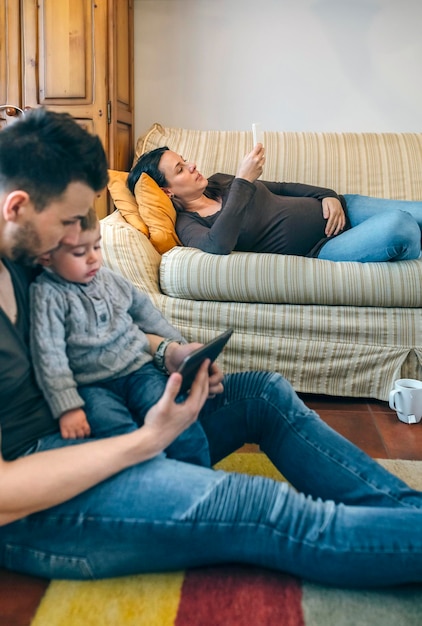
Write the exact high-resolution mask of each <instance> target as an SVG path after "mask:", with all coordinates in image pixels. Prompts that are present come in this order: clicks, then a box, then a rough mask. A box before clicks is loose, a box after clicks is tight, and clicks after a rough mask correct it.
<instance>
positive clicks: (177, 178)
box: [158, 150, 208, 202]
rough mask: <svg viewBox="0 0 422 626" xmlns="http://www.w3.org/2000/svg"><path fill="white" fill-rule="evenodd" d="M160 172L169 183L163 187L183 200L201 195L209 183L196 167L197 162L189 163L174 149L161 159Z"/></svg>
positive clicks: (164, 153) (167, 151)
mask: <svg viewBox="0 0 422 626" xmlns="http://www.w3.org/2000/svg"><path fill="white" fill-rule="evenodd" d="M158 169H159V170H160V172H161V173H162V174H164V176H165V178H166V181H167V183H168V186H167V187H163V189H164V191H165V192H166V193H167V194H168V195H172V194H174V195H175V196H176V197H177V198H179V199H180V200H181V201H182V202H188V201H190V200H194V199H195V198H198V197H200V196H201V195H202V194H203V193H204V190H205V189H206V187H207V185H208V180H207V179H206V178H204V176H202V174H200V173H199V172H198V170H197V169H196V163H189V162H188V161H185V159H183V157H181V156H180V155H178V154H177V153H176V152H173V151H172V150H166V151H165V152H163V155H162V157H161V159H160V165H159V168H158Z"/></svg>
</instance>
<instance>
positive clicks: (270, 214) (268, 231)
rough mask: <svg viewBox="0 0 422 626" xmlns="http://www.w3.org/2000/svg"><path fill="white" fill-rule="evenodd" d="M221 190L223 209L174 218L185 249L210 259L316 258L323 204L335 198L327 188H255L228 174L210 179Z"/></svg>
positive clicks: (269, 184) (297, 185) (260, 184)
mask: <svg viewBox="0 0 422 626" xmlns="http://www.w3.org/2000/svg"><path fill="white" fill-rule="evenodd" d="M214 180H215V181H217V182H219V183H221V184H222V185H223V186H224V187H225V190H224V192H223V197H222V208H221V210H220V211H218V212H217V213H214V214H213V215H210V216H208V217H201V215H199V214H198V213H195V212H191V211H180V212H178V214H177V220H176V231H177V234H178V236H179V238H180V241H181V242H182V243H183V245H184V246H191V247H193V248H200V249H201V250H203V251H204V252H210V253H212V254H229V253H230V252H232V251H233V250H238V251H243V252H271V253H275V254H293V255H297V256H308V257H316V256H317V255H318V253H319V251H320V249H321V247H322V246H323V245H324V243H325V242H326V241H327V240H328V239H327V237H326V236H325V232H324V231H325V226H326V220H325V219H324V217H323V214H322V200H323V198H326V197H332V198H338V199H339V200H340V202H341V204H342V206H343V209H344V210H346V203H345V200H344V198H343V197H342V196H339V195H338V194H337V193H336V192H335V191H333V190H332V189H325V188H323V187H314V186H312V185H304V184H301V183H275V182H268V181H260V180H257V181H255V182H254V183H250V182H249V181H247V180H245V179H243V178H235V177H234V176H230V175H228V174H214V175H213V176H211V177H210V179H209V181H210V182H211V181H214Z"/></svg>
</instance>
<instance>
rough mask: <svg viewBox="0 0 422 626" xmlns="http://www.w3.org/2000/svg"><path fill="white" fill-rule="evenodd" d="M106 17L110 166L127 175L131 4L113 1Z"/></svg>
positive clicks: (130, 138) (129, 162)
mask: <svg viewBox="0 0 422 626" xmlns="http://www.w3.org/2000/svg"><path fill="white" fill-rule="evenodd" d="M112 5H113V6H110V8H109V12H108V16H109V50H111V51H112V54H110V55H109V122H110V137H109V153H108V154H109V163H110V167H111V168H112V169H116V170H123V171H128V170H129V169H130V168H131V166H132V159H133V139H134V137H133V81H134V71H133V63H134V56H133V40H134V35H133V1H132V0H114V2H113V3H112Z"/></svg>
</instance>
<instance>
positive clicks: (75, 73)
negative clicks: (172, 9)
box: [0, 0, 133, 217]
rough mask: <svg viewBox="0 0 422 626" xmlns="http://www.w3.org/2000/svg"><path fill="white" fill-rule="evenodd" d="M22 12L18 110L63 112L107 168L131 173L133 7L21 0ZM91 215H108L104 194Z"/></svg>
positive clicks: (103, 0) (105, 1)
mask: <svg viewBox="0 0 422 626" xmlns="http://www.w3.org/2000/svg"><path fill="white" fill-rule="evenodd" d="M0 1H2V2H5V1H7V0H0ZM15 1H16V0H15ZM18 3H19V0H18ZM20 6H21V42H22V68H23V81H22V90H23V93H22V102H23V106H30V107H37V106H45V107H47V108H49V109H53V110H55V111H67V112H68V113H70V114H71V115H72V116H73V117H75V118H76V119H77V120H78V122H79V123H80V124H82V125H83V126H85V127H86V128H87V129H88V130H90V131H91V132H94V133H96V134H97V135H99V137H100V139H101V141H102V143H103V145H104V148H105V150H106V153H107V156H108V161H109V166H110V167H111V168H113V169H127V168H129V167H130V165H131V160H132V157H133V1H132V0H96V1H95V2H93V1H92V0H60V1H58V0H24V2H21V3H20ZM95 208H96V210H97V213H98V215H99V216H100V217H104V216H105V215H106V214H107V213H108V212H109V205H108V199H107V195H106V193H105V192H104V193H103V194H102V195H101V197H100V198H99V199H98V200H97V202H96V207H95ZM111 208H112V207H111V206H110V209H111Z"/></svg>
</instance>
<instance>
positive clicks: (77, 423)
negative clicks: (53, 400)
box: [60, 409, 91, 439]
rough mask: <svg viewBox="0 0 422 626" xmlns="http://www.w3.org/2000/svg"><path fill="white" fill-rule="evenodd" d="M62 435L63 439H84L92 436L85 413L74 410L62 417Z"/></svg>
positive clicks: (80, 410)
mask: <svg viewBox="0 0 422 626" xmlns="http://www.w3.org/2000/svg"><path fill="white" fill-rule="evenodd" d="M60 433H61V436H62V437H63V439H84V438H85V437H88V436H89V435H90V434H91V428H90V426H89V424H88V420H87V419H86V415H85V411H83V410H82V409H72V410H71V411H66V413H63V415H62V416H61V417H60Z"/></svg>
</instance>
